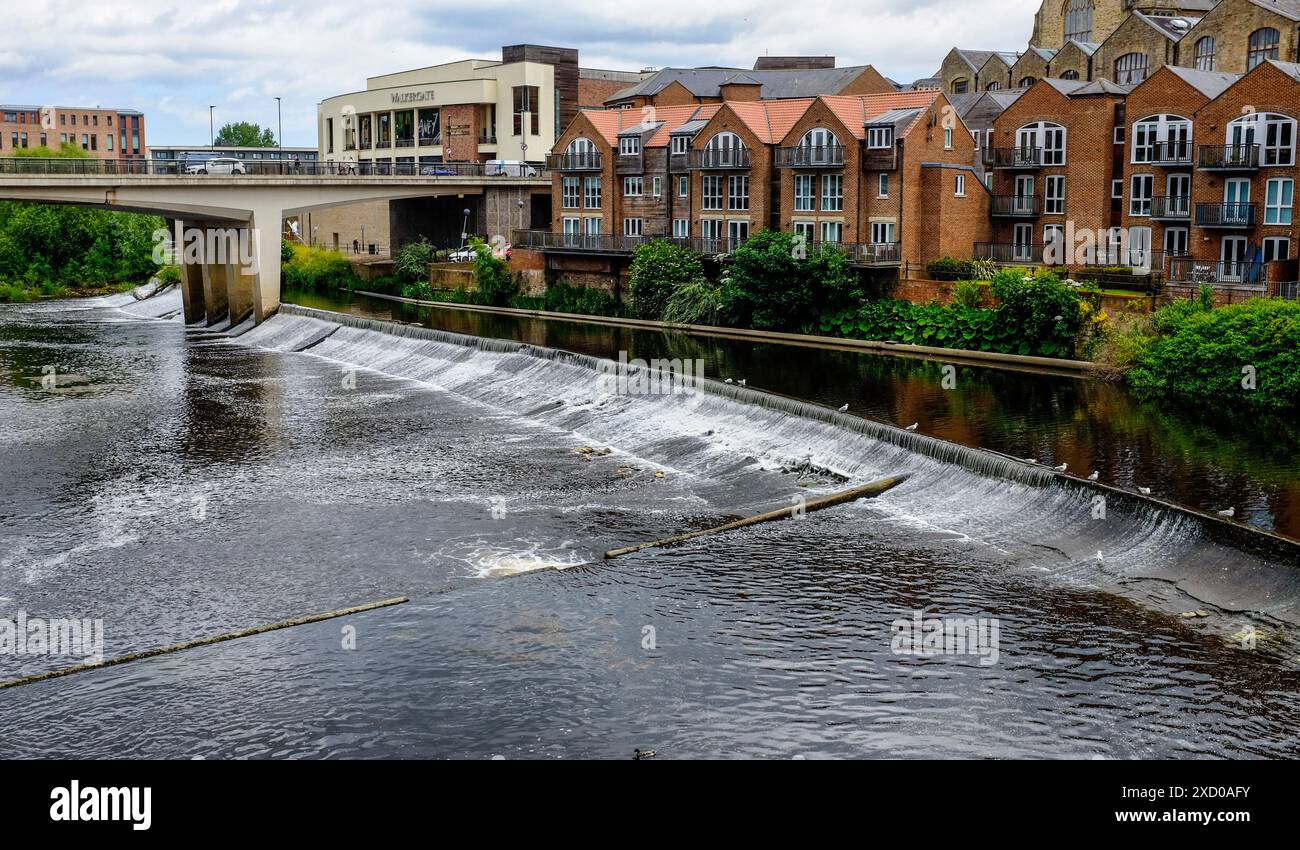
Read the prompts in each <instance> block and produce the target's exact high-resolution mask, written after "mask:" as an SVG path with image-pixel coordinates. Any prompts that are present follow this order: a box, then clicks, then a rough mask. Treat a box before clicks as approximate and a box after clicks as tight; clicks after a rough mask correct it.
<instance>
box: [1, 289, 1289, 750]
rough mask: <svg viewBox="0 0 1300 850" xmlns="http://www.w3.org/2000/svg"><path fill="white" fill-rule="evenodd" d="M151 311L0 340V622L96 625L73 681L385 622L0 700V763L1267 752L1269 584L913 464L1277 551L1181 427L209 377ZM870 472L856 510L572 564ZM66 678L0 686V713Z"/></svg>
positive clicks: (570, 331)
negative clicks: (906, 629)
mask: <svg viewBox="0 0 1300 850" xmlns="http://www.w3.org/2000/svg"><path fill="white" fill-rule="evenodd" d="M167 299H170V300H167ZM299 300H305V299H299ZM177 306H178V304H177V303H176V301H175V298H174V296H163V297H162V299H158V300H154V301H146V302H141V303H138V304H137V303H135V302H134V301H132V300H130V299H129V297H123V296H115V297H111V298H106V299H96V300H93V301H84V302H47V303H41V304H36V305H17V306H0V363H2V364H3V367H4V369H3V375H4V380H3V383H2V384H0V426H2V427H0V477H2V478H3V481H4V490H3V498H2V499H0V552H2V553H3V554H0V618H4V617H11V618H12V617H15V616H16V614H17V612H19V611H22V612H25V613H26V614H27V615H28V616H29V617H36V616H40V617H85V618H91V617H93V618H101V619H102V620H103V622H104V634H105V647H104V650H105V651H104V654H105V655H107V656H109V657H112V656H117V655H121V654H123V653H126V652H131V651H136V650H141V649H149V648H153V647H158V646H163V645H166V644H170V643H174V642H177V641H183V640H188V639H193V638H196V637H202V636H205V635H212V634H217V633H221V632H225V631H230V630H234V629H240V628H246V627H251V626H255V625H259V624H262V623H268V622H273V621H277V620H282V619H285V618H289V617H295V616H300V615H304V614H309V613H313V612H318V611H327V610H332V609H335V608H340V607H344V606H349V605H355V604H360V603H365V602H369V601H372V600H377V599H383V598H388V597H393V596H398V595H405V596H409V597H410V598H411V601H410V602H408V603H406V604H403V605H399V606H395V607H392V608H387V609H383V610H380V611H374V612H369V613H366V614H362V615H357V616H354V617H350V618H346V619H340V620H331V621H326V622H321V623H314V624H311V625H306V626H300V627H297V628H292V629H286V630H283V631H277V632H272V633H267V634H262V635H257V636H254V637H249V638H244V639H240V640H235V641H231V642H228V643H222V644H217V645H214V646H209V647H203V648H199V649H193V650H188V651H185V652H181V653H177V654H174V655H168V656H164V657H160V658H154V659H149V660H146V661H141V662H136V663H132V664H128V665H123V666H119V667H113V668H108V669H104V670H97V671H91V672H87V673H81V674H76V675H72V676H68V677H64V678H60V679H54V680H49V681H43V682H38V683H35V684H30V685H24V686H20V687H16V688H11V689H7V690H3V691H0V722H3V726H4V728H5V732H6V734H5V735H4V736H3V738H0V755H2V756H8V757H37V756H43V757H53V756H74V755H79V756H92V757H97V756H105V757H107V756H125V757H184V758H189V757H195V758H201V757H416V756H423V757H470V758H490V757H494V756H501V757H505V758H538V757H583V756H586V757H612V758H627V757H630V756H631V755H632V753H633V750H634V749H635V748H642V749H646V748H649V749H654V750H656V751H657V752H658V753H659V754H660V757H661V758H680V757H700V756H710V757H735V756H769V757H784V758H789V757H807V758H815V757H907V756H928V757H951V756H957V757H961V756H972V757H975V756H978V757H989V756H992V757H1038V756H1075V757H1085V758H1087V757H1098V758H1131V757H1162V756H1168V757H1172V756H1228V757H1233V756H1237V757H1240V756H1292V757H1294V756H1296V755H1298V754H1300V744H1297V742H1296V739H1295V735H1294V729H1295V728H1296V725H1297V721H1300V704H1297V701H1296V699H1295V690H1296V684H1297V680H1298V678H1300V674H1297V672H1296V671H1297V667H1296V666H1295V663H1294V661H1293V660H1292V659H1293V657H1294V655H1295V649H1294V646H1295V638H1296V627H1295V624H1296V623H1297V622H1300V604H1297V603H1298V602H1300V579H1297V575H1298V574H1297V573H1296V567H1295V565H1294V564H1292V563H1287V562H1285V560H1271V559H1270V557H1268V556H1266V555H1260V554H1248V553H1246V552H1242V551H1238V550H1236V549H1233V548H1231V547H1229V546H1225V545H1223V544H1221V543H1217V542H1214V541H1213V540H1211V539H1209V536H1207V534H1206V533H1205V530H1204V528H1203V524H1202V523H1200V522H1199V521H1198V520H1195V519H1194V518H1191V517H1189V516H1186V515H1183V514H1179V513H1177V512H1173V511H1169V510H1160V509H1158V508H1152V507H1148V506H1145V505H1143V504H1141V503H1133V504H1130V503H1126V502H1124V501H1123V500H1112V504H1111V507H1110V510H1109V512H1108V513H1107V514H1106V515H1105V516H1104V517H1103V518H1098V517H1096V515H1095V505H1094V503H1093V502H1091V501H1090V498H1089V496H1088V494H1087V493H1086V491H1083V490H1081V489H1078V488H1074V487H1070V486H1064V485H1062V484H1059V483H1057V482H1056V481H1055V480H1054V479H1053V478H1052V477H1051V476H1049V475H1048V474H1047V473H1046V472H1044V471H1043V470H1041V469H1034V468H1030V467H1027V466H1025V465H1024V464H1016V463H1011V462H1008V461H1005V460H1003V459H1001V458H996V457H994V456H988V458H987V459H985V458H983V456H980V455H978V454H977V453H974V452H971V451H969V450H964V449H961V447H960V446H959V445H954V444H966V445H980V446H985V447H989V448H996V449H999V450H1001V451H1005V452H1007V453H1009V454H1013V455H1016V456H1026V457H1028V456H1034V457H1038V458H1040V459H1041V461H1042V462H1043V464H1046V463H1048V462H1049V461H1050V462H1060V461H1062V460H1066V461H1069V462H1070V465H1071V467H1072V468H1074V469H1086V468H1089V467H1093V468H1098V469H1100V470H1102V478H1103V480H1108V481H1110V482H1111V483H1115V484H1119V485H1123V486H1128V485H1129V484H1132V483H1143V484H1146V485H1148V486H1151V487H1153V489H1155V490H1156V492H1158V493H1160V494H1162V495H1164V496H1165V497H1166V498H1171V499H1175V497H1176V499H1175V500H1177V501H1181V502H1184V503H1187V504H1192V505H1197V504H1217V502H1218V501H1220V500H1223V499H1231V500H1232V502H1231V503H1233V504H1236V505H1238V511H1239V513H1242V514H1245V515H1246V517H1247V518H1248V519H1249V520H1250V521H1251V522H1255V523H1257V524H1260V525H1263V526H1266V527H1272V528H1276V529H1278V530H1279V531H1286V532H1290V533H1294V530H1295V525H1294V523H1295V518H1294V510H1295V508H1294V506H1295V504H1296V502H1295V496H1296V490H1295V488H1296V474H1295V472H1296V470H1295V466H1294V464H1295V458H1294V452H1291V451H1289V448H1288V447H1286V446H1282V445H1279V444H1280V443H1281V442H1282V440H1281V439H1279V438H1278V437H1276V436H1275V437H1274V438H1273V439H1272V440H1271V441H1270V440H1269V439H1265V438H1261V439H1260V441H1259V442H1258V443H1252V442H1250V441H1249V440H1248V439H1247V438H1245V437H1242V438H1240V442H1236V443H1232V444H1231V447H1230V448H1228V449H1223V448H1222V446H1220V447H1219V448H1218V449H1207V448H1203V446H1205V445H1209V441H1208V438H1206V437H1205V436H1204V435H1203V432H1201V431H1199V430H1198V429H1212V428H1213V425H1212V424H1211V423H1208V422H1205V421H1201V422H1196V420H1192V419H1188V418H1185V415H1184V414H1174V413H1172V412H1168V411H1162V412H1160V413H1159V415H1158V416H1156V415H1153V414H1152V413H1151V409H1150V408H1149V407H1148V406H1146V405H1140V404H1137V403H1135V402H1133V401H1131V400H1130V399H1128V398H1127V396H1125V395H1124V394H1123V393H1122V391H1121V390H1119V389H1118V388H1116V387H1113V386H1109V385H1105V384H1098V383H1093V382H1088V381H1081V380H1074V379H1061V378H1052V377H1044V376H1035V375H1027V374H1023V373H1003V372H995V371H992V370H980V369H963V370H962V371H961V372H960V380H959V381H958V388H957V389H956V390H944V389H942V388H941V387H940V385H939V380H938V373H937V369H938V367H937V366H936V365H934V364H928V363H922V362H918V361H907V360H899V359H895V358H880V357H868V356H864V355H859V354H849V353H843V352H828V351H817V350H812V349H789V348H784V347H768V346H753V345H750V344H737V343H734V342H728V341H723V340H716V339H703V338H688V337H682V336H680V335H674V336H664V335H661V334H657V333H648V332H644V331H637V332H633V331H629V330H626V329H611V328H605V327H601V326H596V325H589V324H582V323H544V322H539V321H537V320H517V319H504V318H501V317H493V316H486V315H484V314H478V313H470V312H467V311H459V310H455V311H443V310H440V311H427V310H426V311H424V312H423V313H417V314H414V315H408V314H404V318H405V319H406V320H407V321H417V322H419V323H421V324H422V325H423V326H424V328H413V327H411V326H409V325H406V326H389V327H387V328H385V327H383V326H380V325H371V324H370V323H369V322H366V321H364V320H362V321H357V322H353V323H351V324H347V325H340V324H338V323H337V322H335V321H332V320H331V319H330V318H329V317H328V316H327V315H323V314H321V315H311V314H298V315H289V314H288V312H289V311H286V312H285V314H282V315H280V316H277V317H275V318H274V319H273V320H271V321H270V322H268V323H266V324H265V325H263V326H261V327H259V328H257V329H255V330H253V331H250V332H248V333H246V334H244V335H243V336H241V337H239V338H237V339H234V340H228V339H221V338H211V337H203V336H201V335H196V334H193V333H187V331H186V329H185V328H184V327H183V325H182V324H181V323H180V321H179V320H178V319H175V318H170V319H160V318H158V317H159V316H168V315H171V314H172V313H174V312H175V310H176V308H177ZM328 306H332V307H335V308H338V307H340V306H342V307H343V309H348V310H351V311H352V312H354V313H359V314H364V315H369V316H372V317H373V316H383V315H385V314H386V311H389V310H390V309H391V308H390V307H389V306H388V305H387V303H386V302H373V301H368V300H357V301H354V302H353V303H352V304H350V305H339V304H331V305H328ZM429 328H432V329H434V330H429ZM446 330H449V331H458V332H472V333H474V334H477V335H480V336H484V337H490V338H497V339H502V340H523V341H526V342H528V343H532V344H534V345H540V346H545V347H547V348H561V349H565V350H568V351H573V352H577V354H579V355H593V356H608V355H609V354H610V353H611V352H616V351H619V350H622V351H628V352H629V353H630V354H631V356H633V357H637V356H640V357H646V356H652V355H653V354H654V353H655V352H665V353H673V354H674V355H675V356H679V357H686V356H691V357H695V356H699V357H702V358H703V359H704V360H705V363H706V374H707V375H708V376H709V377H711V378H724V377H733V379H739V378H741V377H745V378H746V379H747V382H748V384H749V387H750V388H749V389H746V390H737V389H735V385H734V384H733V385H732V386H731V387H716V388H714V390H712V391H710V392H704V393H696V394H692V395H689V396H670V397H635V396H619V395H614V396H609V395H602V394H601V393H600V392H599V390H598V388H597V385H596V382H595V381H594V380H593V376H594V373H593V372H592V371H591V369H590V364H589V362H588V361H586V360H585V359H584V358H582V357H573V356H567V355H564V354H556V353H554V352H544V351H538V350H520V346H519V345H518V344H517V343H502V342H491V341H489V342H478V341H475V340H467V339H457V338H454V337H451V336H448V335H446V334H441V333H439V332H438V331H446ZM47 366H53V367H55V374H56V376H57V380H56V381H54V382H53V383H52V384H51V382H50V381H45V382H42V377H45V375H46V373H45V367H47ZM786 396H791V397H797V398H804V399H808V400H811V401H815V402H822V403H826V404H829V405H831V406H838V405H839V404H843V403H848V404H850V413H853V414H858V415H860V416H865V417H868V418H870V419H878V420H881V421H886V422H894V423H910V422H912V421H916V422H919V423H920V426H919V428H918V430H917V433H918V434H919V435H932V436H935V437H941V438H944V439H945V440H951V441H952V444H949V443H938V442H936V441H933V440H928V439H927V438H926V437H924V436H921V437H917V438H916V442H915V443H914V444H906V445H904V444H899V443H897V442H893V441H891V440H890V439H888V438H886V435H885V432H883V431H881V430H880V429H879V428H878V426H874V425H870V423H866V424H864V425H863V426H862V427H857V426H854V425H853V424H852V423H851V422H849V421H848V420H847V419H846V420H839V419H837V418H836V417H831V416H827V417H822V418H818V417H816V416H809V415H802V414H801V413H800V410H801V408H799V407H798V405H794V404H792V403H789V402H787V401H786V398H785V397H786ZM1161 417H1163V419H1161ZM857 421H863V420H857ZM1189 423H1195V424H1189ZM1174 433H1177V434H1178V435H1180V437H1179V439H1174V438H1173V437H1172V436H1170V437H1168V438H1166V437H1164V436H1160V435H1171V434H1174ZM1223 442H1224V440H1222V439H1221V440H1220V443H1223ZM1290 446H1294V443H1293V442H1292V443H1290ZM589 449H590V450H589ZM893 472H902V473H906V474H908V475H909V476H910V478H909V480H908V481H907V482H906V483H905V484H904V485H902V486H900V487H898V488H897V489H896V490H894V491H891V492H890V493H887V494H885V495H884V496H881V497H879V498H878V499H874V500H870V501H863V502H859V503H855V504H852V505H847V506H843V507H840V508H836V509H833V510H829V511H825V512H822V513H814V514H809V515H807V516H806V517H804V518H802V519H799V520H796V521H787V522H783V523H776V524H771V525H766V526H759V527H755V528H751V529H747V530H744V531H741V532H734V533H730V534H726V535H722V536H718V537H709V538H701V539H699V540H696V541H692V542H691V543H688V544H685V545H682V546H679V547H675V548H671V549H663V550H648V551H645V552H641V553H636V554H634V555H630V556H626V557H624V558H620V559H617V560H613V561H605V560H603V559H602V558H601V553H603V552H604V551H605V550H607V549H610V548H614V547H616V546H620V545H625V544H628V543H635V542H639V541H642V540H649V539H653V538H656V537H661V536H664V535H666V534H671V533H674V532H677V531H681V530H685V529H690V528H698V527H704V526H708V525H713V524H717V523H718V522H721V521H725V520H726V519H729V518H731V517H733V516H736V515H740V514H747V513H751V512H755V511H758V510H762V509H765V508H769V507H775V506H780V505H788V504H791V500H792V499H794V498H798V497H800V496H803V495H807V496H809V497H811V496H812V495H819V494H822V493H829V492H834V491H836V490H839V489H842V488H844V487H846V486H851V485H852V484H856V483H861V482H863V481H866V480H870V479H871V478H874V477H879V476H881V475H884V474H890V473H893ZM1193 481H1200V482H1203V483H1200V484H1198V485H1197V486H1195V487H1190V488H1185V487H1184V483H1185V482H1193ZM917 612H924V614H923V615H918V614H917ZM1193 613H1195V615H1194V616H1185V615H1187V614H1193ZM915 616H925V617H970V618H977V617H978V618H985V619H991V620H993V621H995V622H996V624H997V628H998V634H999V637H998V641H997V644H996V650H997V651H996V656H992V655H973V654H965V655H963V654H946V655H938V656H931V657H925V656H921V655H915V654H913V655H906V654H900V653H898V652H896V651H894V650H895V648H896V641H894V636H895V634H896V632H897V630H898V623H900V622H902V623H906V622H908V621H910V620H911V619H912V618H913V617H915ZM1246 632H1249V633H1250V634H1251V635H1257V636H1258V642H1257V643H1255V644H1253V645H1251V646H1247V644H1246V642H1245V641H1244V640H1243V639H1242V638H1241V635H1242V634H1244V633H1246ZM76 660H77V659H68V658H62V657H53V656H45V655H34V654H28V655H6V656H0V664H2V665H3V667H4V669H3V678H5V679H8V678H12V677H15V676H21V675H25V674H29V673H35V672H41V671H45V670H52V669H57V668H62V667H66V666H69V664H70V663H72V662H74V661H76ZM990 662H991V663H990Z"/></svg>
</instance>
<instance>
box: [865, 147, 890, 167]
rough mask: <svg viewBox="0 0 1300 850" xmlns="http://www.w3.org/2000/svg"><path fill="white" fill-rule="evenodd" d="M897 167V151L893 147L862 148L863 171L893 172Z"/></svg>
mask: <svg viewBox="0 0 1300 850" xmlns="http://www.w3.org/2000/svg"><path fill="white" fill-rule="evenodd" d="M897 167H898V149H897V148H896V147H894V146H893V145H890V146H889V147H887V148H864V149H863V151H862V170H863V171H893V170H894V169H895V168H897Z"/></svg>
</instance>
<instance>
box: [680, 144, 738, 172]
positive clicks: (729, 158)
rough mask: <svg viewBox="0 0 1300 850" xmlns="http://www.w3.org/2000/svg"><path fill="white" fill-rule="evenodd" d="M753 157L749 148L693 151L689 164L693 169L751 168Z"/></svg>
mask: <svg viewBox="0 0 1300 850" xmlns="http://www.w3.org/2000/svg"><path fill="white" fill-rule="evenodd" d="M753 157H754V154H753V151H751V150H750V149H749V148H704V149H703V150H698V151H691V152H690V153H689V154H688V160H687V162H688V163H689V165H690V167H691V168H703V169H715V168H717V169H721V168H749V166H750V165H751V163H752V162H753Z"/></svg>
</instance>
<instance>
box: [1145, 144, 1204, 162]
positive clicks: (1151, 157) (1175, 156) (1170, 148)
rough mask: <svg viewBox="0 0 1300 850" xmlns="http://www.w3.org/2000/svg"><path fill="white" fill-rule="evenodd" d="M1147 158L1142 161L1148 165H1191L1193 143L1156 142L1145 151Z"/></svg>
mask: <svg viewBox="0 0 1300 850" xmlns="http://www.w3.org/2000/svg"><path fill="white" fill-rule="evenodd" d="M1145 153H1146V158H1145V159H1142V160H1140V161H1142V162H1145V163H1146V164H1148V165H1190V164H1191V162H1192V143H1191V142H1190V141H1173V142H1156V143H1155V144H1153V145H1150V146H1149V147H1147V148H1146V149H1145Z"/></svg>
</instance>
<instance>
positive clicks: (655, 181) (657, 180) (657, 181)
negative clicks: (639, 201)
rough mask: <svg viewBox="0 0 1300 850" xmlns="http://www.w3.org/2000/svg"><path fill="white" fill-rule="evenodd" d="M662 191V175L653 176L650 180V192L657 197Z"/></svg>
mask: <svg viewBox="0 0 1300 850" xmlns="http://www.w3.org/2000/svg"><path fill="white" fill-rule="evenodd" d="M663 193H664V179H663V178H662V177H653V178H651V180H650V194H651V195H653V196H654V197H656V198H658V197H659V196H661V195H663Z"/></svg>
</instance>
